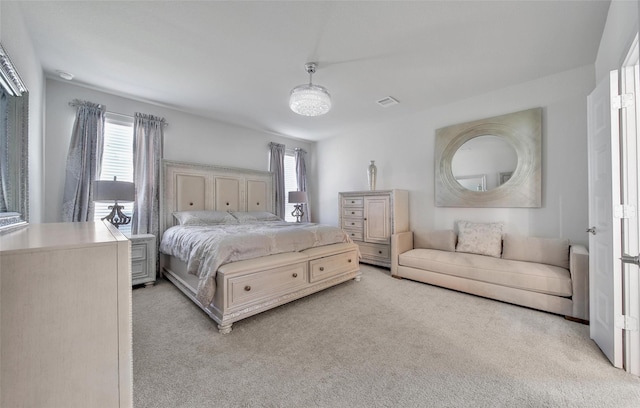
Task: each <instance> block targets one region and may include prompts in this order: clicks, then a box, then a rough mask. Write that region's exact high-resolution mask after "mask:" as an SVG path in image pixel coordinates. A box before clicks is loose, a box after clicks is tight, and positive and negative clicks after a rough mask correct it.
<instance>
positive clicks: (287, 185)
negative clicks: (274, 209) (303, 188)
mask: <svg viewBox="0 0 640 408" xmlns="http://www.w3.org/2000/svg"><path fill="white" fill-rule="evenodd" d="M289 191H298V175H297V174H296V158H295V156H294V155H293V151H287V152H286V153H285V155H284V197H285V206H284V220H285V221H288V222H295V221H296V217H294V216H293V215H291V213H292V212H293V204H289Z"/></svg>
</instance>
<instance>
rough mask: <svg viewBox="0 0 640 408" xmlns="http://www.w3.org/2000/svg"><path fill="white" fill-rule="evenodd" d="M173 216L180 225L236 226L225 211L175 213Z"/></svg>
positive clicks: (233, 219)
mask: <svg viewBox="0 0 640 408" xmlns="http://www.w3.org/2000/svg"><path fill="white" fill-rule="evenodd" d="M173 216H174V217H175V219H176V220H178V223H179V224H180V225H216V224H237V223H238V220H236V219H235V218H234V217H233V216H232V215H231V214H229V213H228V212H226V211H176V212H174V213H173Z"/></svg>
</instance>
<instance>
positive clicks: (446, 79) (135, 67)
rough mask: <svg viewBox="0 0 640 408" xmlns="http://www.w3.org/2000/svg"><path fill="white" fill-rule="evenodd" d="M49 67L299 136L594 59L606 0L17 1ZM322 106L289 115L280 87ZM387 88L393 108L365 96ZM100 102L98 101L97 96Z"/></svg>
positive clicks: (392, 115) (390, 116)
mask: <svg viewBox="0 0 640 408" xmlns="http://www.w3.org/2000/svg"><path fill="white" fill-rule="evenodd" d="M3 1H6V0H3ZM20 7H21V9H22V11H23V14H24V19H25V23H26V25H27V27H28V29H29V32H30V34H31V36H32V40H33V42H34V44H35V48H36V52H37V53H38V55H39V56H40V58H41V62H42V65H43V67H44V69H45V72H46V73H47V75H48V76H52V75H55V71H56V70H63V71H68V72H70V73H73V74H74V75H75V78H74V80H73V81H74V82H76V83H78V84H84V85H88V86H91V87H94V88H97V89H101V90H107V91H109V92H112V93H116V94H119V95H124V96H129V97H134V98H135V99H139V100H143V101H147V102H152V103H158V104H161V105H166V106H169V107H173V108H176V109H179V110H183V111H187V112H191V113H195V114H198V115H202V116H205V117H209V118H213V119H216V120H221V121H224V122H229V123H234V124H239V125H241V126H245V127H249V128H252V129H259V130H262V131H267V132H274V133H277V134H280V135H284V136H290V137H295V138H301V139H308V140H320V139H323V138H326V137H332V136H335V135H340V134H345V133H348V132H350V131H352V130H353V129H355V128H357V127H361V126H370V125H371V124H375V123H376V122H378V121H387V120H394V119H398V118H400V117H402V116H403V115H406V114H409V113H413V112H417V111H421V110H425V109H427V108H429V107H433V106H438V105H442V104H445V103H448V102H452V101H456V100H460V99H463V98H466V97H469V96H471V95H476V94H480V93H484V92H487V91H491V90H494V89H499V88H502V87H506V86H510V85H514V84H518V83H522V82H526V81H529V80H533V79H536V78H540V77H543V76H546V75H550V74H553V73H556V72H561V71H565V70H569V69H573V68H577V67H580V66H584V65H587V64H592V63H594V61H595V59H596V54H597V50H598V45H599V42H600V37H601V35H602V30H603V28H604V23H605V20H606V15H607V11H608V8H609V1H509V2H507V1H468V2H463V1H411V2H409V1H375V2H374V1H351V2H346V1H284V2H277V1H254V2H248V1H228V2H220V1H198V2H182V1H162V2H160V1H153V2H149V1H138V2H135V1H114V2H110V1H72V2H62V1H45V2H38V1H32V2H21V3H20ZM309 61H315V62H318V72H317V73H316V74H315V75H314V77H313V82H314V83H316V84H318V85H323V86H325V87H326V88H328V90H329V92H330V93H331V95H332V99H333V108H332V110H331V111H330V112H329V113H328V114H327V115H325V116H321V117H315V118H309V117H301V116H298V115H296V114H295V113H293V112H291V111H290V110H289V107H288V97H289V91H290V90H291V89H292V88H293V87H294V86H296V85H299V84H302V83H305V82H307V81H308V75H307V74H306V72H305V70H304V64H305V63H306V62H309ZM386 96H392V97H394V98H396V99H398V100H399V101H400V104H399V105H395V106H391V107H387V108H383V107H380V106H379V105H378V104H376V101H377V100H379V99H381V98H384V97H386ZM98 102H99V101H98Z"/></svg>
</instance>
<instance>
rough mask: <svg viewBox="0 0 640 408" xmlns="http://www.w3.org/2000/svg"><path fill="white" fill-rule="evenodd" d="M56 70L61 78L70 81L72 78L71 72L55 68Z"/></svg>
mask: <svg viewBox="0 0 640 408" xmlns="http://www.w3.org/2000/svg"><path fill="white" fill-rule="evenodd" d="M56 72H57V73H58V75H59V76H60V78H62V79H66V80H67V81H71V80H72V79H73V74H71V73H69V72H65V71H60V70H57V71H56Z"/></svg>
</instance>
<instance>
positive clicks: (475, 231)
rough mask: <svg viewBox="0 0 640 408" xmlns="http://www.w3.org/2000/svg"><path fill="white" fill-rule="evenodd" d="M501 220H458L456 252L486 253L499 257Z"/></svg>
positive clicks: (500, 251) (500, 249)
mask: <svg viewBox="0 0 640 408" xmlns="http://www.w3.org/2000/svg"><path fill="white" fill-rule="evenodd" d="M502 226H503V224H502V223H501V222H492V223H476V222H469V221H458V245H457V246H456V251H457V252H468V253H471V254H478V255H488V256H493V257H495V258H500V254H501V253H502Z"/></svg>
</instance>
